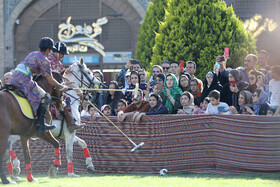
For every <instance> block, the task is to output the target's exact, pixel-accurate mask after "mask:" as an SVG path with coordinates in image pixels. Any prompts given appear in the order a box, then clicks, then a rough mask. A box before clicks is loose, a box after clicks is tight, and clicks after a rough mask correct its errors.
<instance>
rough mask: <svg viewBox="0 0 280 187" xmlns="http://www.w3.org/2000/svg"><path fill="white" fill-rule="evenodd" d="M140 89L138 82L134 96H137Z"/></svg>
mask: <svg viewBox="0 0 280 187" xmlns="http://www.w3.org/2000/svg"><path fill="white" fill-rule="evenodd" d="M138 90H139V83H136V85H135V89H134V98H137V95H138Z"/></svg>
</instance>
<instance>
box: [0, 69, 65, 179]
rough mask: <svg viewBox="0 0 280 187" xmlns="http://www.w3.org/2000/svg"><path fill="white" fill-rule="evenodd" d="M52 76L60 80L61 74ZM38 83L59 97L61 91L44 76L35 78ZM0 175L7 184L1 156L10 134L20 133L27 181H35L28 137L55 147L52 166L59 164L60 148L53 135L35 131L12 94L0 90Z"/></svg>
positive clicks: (32, 123)
mask: <svg viewBox="0 0 280 187" xmlns="http://www.w3.org/2000/svg"><path fill="white" fill-rule="evenodd" d="M53 76H54V78H55V79H56V80H57V81H58V82H62V79H61V76H60V75H59V74H56V73H53ZM36 81H37V82H38V84H39V85H40V86H41V87H43V88H44V89H45V90H46V91H47V92H48V93H49V94H50V95H51V96H52V97H55V98H60V97H61V95H62V94H61V93H60V91H59V90H58V89H55V88H53V87H52V86H51V85H50V84H48V81H47V80H46V78H44V77H39V78H38V79H37V80H36ZM0 103H1V108H0V129H1V131H0V177H1V180H2V183H3V184H9V183H10V181H9V180H8V179H7V177H6V175H5V173H4V170H3V156H4V153H5V151H6V149H7V145H8V138H9V135H10V134H15V135H20V137H21V144H22V148H23V152H24V158H25V164H26V173H27V180H28V181H29V182H35V181H37V180H36V179H34V178H33V176H32V170H31V165H30V150H29V138H30V137H32V136H38V137H40V138H42V139H43V140H45V141H46V142H49V143H50V144H52V145H53V146H54V147H55V160H54V166H55V167H53V166H52V168H57V167H58V166H60V165H61V160H60V152H59V150H60V148H59V142H58V141H57V140H56V139H55V138H54V137H53V135H52V134H51V133H50V131H48V132H44V133H37V131H36V125H35V124H36V123H35V122H36V121H35V120H32V119H29V118H27V117H25V116H24V115H23V114H22V112H21V109H20V106H19V104H18V103H17V101H16V99H15V98H14V96H12V95H11V94H10V93H9V92H5V91H0ZM47 115H48V117H47V122H50V120H51V117H50V113H49V112H47Z"/></svg>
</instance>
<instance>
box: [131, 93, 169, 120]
mask: <svg viewBox="0 0 280 187" xmlns="http://www.w3.org/2000/svg"><path fill="white" fill-rule="evenodd" d="M149 103H150V106H151V108H150V109H149V111H148V112H141V113H139V112H135V114H134V115H133V120H134V121H136V122H140V119H141V118H142V116H145V115H157V114H168V108H167V107H166V106H163V105H162V100H161V97H160V96H159V95H158V94H155V93H151V94H150V96H149Z"/></svg>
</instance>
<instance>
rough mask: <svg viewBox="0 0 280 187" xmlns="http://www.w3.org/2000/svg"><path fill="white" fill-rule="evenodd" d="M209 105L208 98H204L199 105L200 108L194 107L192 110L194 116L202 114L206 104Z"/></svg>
mask: <svg viewBox="0 0 280 187" xmlns="http://www.w3.org/2000/svg"><path fill="white" fill-rule="evenodd" d="M209 103H210V100H209V97H205V98H204V99H203V101H202V102H201V103H200V107H198V106H195V107H194V109H193V113H194V114H204V113H205V111H206V109H207V107H208V104H209Z"/></svg>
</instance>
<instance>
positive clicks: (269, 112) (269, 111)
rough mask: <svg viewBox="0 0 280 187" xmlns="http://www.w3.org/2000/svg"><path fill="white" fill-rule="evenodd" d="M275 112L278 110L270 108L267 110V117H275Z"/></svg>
mask: <svg viewBox="0 0 280 187" xmlns="http://www.w3.org/2000/svg"><path fill="white" fill-rule="evenodd" d="M275 111H276V109H273V108H268V109H267V113H266V115H267V116H274V114H275Z"/></svg>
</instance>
